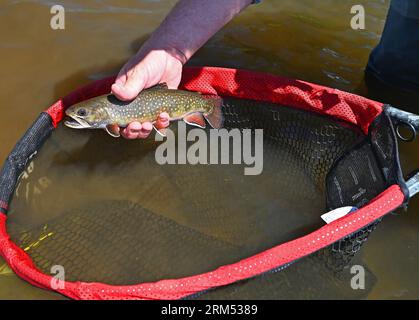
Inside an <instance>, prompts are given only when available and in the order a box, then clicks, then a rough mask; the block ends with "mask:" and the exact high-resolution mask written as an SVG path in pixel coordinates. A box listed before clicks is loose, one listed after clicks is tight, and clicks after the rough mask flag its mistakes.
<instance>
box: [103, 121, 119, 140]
mask: <svg viewBox="0 0 419 320" xmlns="http://www.w3.org/2000/svg"><path fill="white" fill-rule="evenodd" d="M105 130H106V132H107V133H109V135H111V136H112V137H114V138H119V137H120V136H121V134H120V133H119V130H120V129H119V126H118V125H117V124H116V123H112V124H108V125H107V126H106V127H105Z"/></svg>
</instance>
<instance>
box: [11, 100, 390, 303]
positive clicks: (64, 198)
mask: <svg viewBox="0 0 419 320" xmlns="http://www.w3.org/2000/svg"><path fill="white" fill-rule="evenodd" d="M223 113H224V115H225V118H226V123H225V126H226V127H227V128H239V129H246V128H253V129H254V128H263V129H264V132H263V134H264V153H263V154H264V158H263V171H262V173H261V174H260V175H257V176H246V175H244V173H243V172H244V168H245V167H247V166H246V165H243V164H241V165H233V164H229V165H195V166H193V165H163V166H161V165H158V164H157V163H156V160H155V150H156V147H157V146H158V143H157V142H155V141H154V140H153V139H148V140H146V141H134V142H127V141H125V140H123V139H113V138H111V137H109V136H107V135H106V134H105V133H104V132H100V131H95V130H92V131H76V130H71V129H63V128H59V129H58V130H57V131H56V132H55V133H54V134H53V136H52V137H51V139H49V140H48V141H47V143H46V144H45V146H44V147H43V149H42V152H41V153H40V154H39V155H38V156H37V158H36V160H34V161H31V162H30V163H29V164H28V167H27V168H26V170H25V171H24V173H23V174H22V176H21V179H20V183H19V185H18V187H17V189H16V192H15V198H14V201H13V203H12V208H11V211H10V214H9V219H8V230H9V233H10V235H11V237H12V239H13V240H14V241H15V242H16V243H17V244H18V245H19V246H20V247H21V248H23V249H24V250H25V251H26V252H27V253H28V254H29V255H30V256H31V257H32V258H33V260H34V262H35V264H36V266H37V267H38V268H39V269H41V270H42V271H43V272H45V273H50V271H51V267H52V266H53V265H62V266H63V267H64V268H65V276H66V280H69V281H76V280H77V281H99V282H104V283H108V284H119V285H127V284H135V283H141V282H145V281H156V280H160V279H163V278H178V277H182V276H188V275H194V274H198V273H202V272H206V271H209V270H212V269H214V268H216V267H219V266H222V265H225V264H229V263H233V262H236V261H238V260H239V259H242V258H246V257H248V256H250V255H253V254H256V253H259V252H261V251H262V250H266V249H268V248H270V247H272V246H275V245H278V244H280V243H283V242H286V241H289V240H291V239H294V238H296V237H299V236H303V235H305V234H307V233H308V232H310V231H314V230H316V229H317V228H318V227H320V226H322V225H323V222H322V220H321V219H320V215H321V214H323V213H324V212H325V210H326V209H327V208H328V207H331V206H333V205H331V202H330V198H329V199H328V201H327V202H326V193H327V189H328V186H327V185H326V181H327V179H326V177H330V175H329V176H328V173H329V171H330V169H331V168H332V166H333V164H334V162H335V161H336V160H337V159H341V158H342V157H344V155H345V154H347V151H348V150H349V149H352V148H353V147H354V146H357V148H361V149H362V148H366V147H365V146H369V145H368V142H366V143H364V144H363V145H360V141H366V138H365V137H364V136H363V135H362V133H361V132H360V131H358V130H357V129H355V128H353V127H349V126H348V125H345V124H342V123H339V122H336V121H334V120H332V119H330V118H327V117H322V116H319V115H315V114H312V113H309V112H304V111H299V110H295V109H292V108H287V107H282V106H278V105H275V104H269V103H260V102H255V101H246V100H237V99H232V98H228V99H227V98H226V99H225V103H224V106H223ZM172 128H173V129H174V130H176V128H177V125H176V124H175V123H174V124H172ZM190 129H191V128H189V127H188V130H190ZM206 132H207V137H208V136H209V134H208V131H206ZM190 144H192V142H189V144H188V145H187V146H186V147H188V146H189V145H190ZM353 150H356V148H355V149H353ZM369 151H370V150H367V152H369ZM352 156H354V155H351V157H352ZM354 157H356V155H355V156H354ZM371 166H372V167H373V170H374V172H375V170H377V172H378V173H377V177H380V175H379V170H378V169H377V167H376V166H377V163H376V161H375V159H374V158H373V157H372V158H371ZM335 167H336V166H335ZM357 169H358V168H357ZM380 181H382V182H383V180H380ZM378 189H379V187H377V189H376V190H375V189H374V190H375V191H378ZM383 189H384V183H383V185H382V186H381V190H380V191H382V190H383ZM375 191H374V192H375ZM374 192H371V196H372V194H373V193H374ZM345 196H346V194H345ZM368 197H370V194H368ZM349 204H350V203H349ZM346 205H348V204H346ZM369 231H370V229H369V230H366V232H367V233H368V232H369ZM362 232H363V231H362ZM364 236H365V234H364V233H363V234H356V235H353V241H352V242H353V243H355V242H359V241H362V240H360V239H362V238H363V237H364ZM348 248H349V247H348ZM348 248H346V247H345V249H343V247H338V248H336V247H334V248H326V249H325V250H322V251H321V252H318V253H316V254H314V255H311V256H310V257H306V258H304V259H302V260H301V261H298V262H296V263H295V264H293V265H292V266H291V267H289V268H285V270H282V269H283V268H281V269H280V270H276V272H274V271H273V272H270V273H267V274H265V275H263V276H260V277H256V278H253V279H249V280H246V281H243V282H240V283H238V284H235V285H231V286H228V287H226V288H220V289H216V290H211V291H209V292H205V293H202V294H201V295H199V297H200V298H271V299H276V298H316V297H317V298H328V297H330V298H336V297H351V298H354V297H358V296H362V295H365V294H366V292H365V291H363V292H359V291H354V290H351V288H350V285H349V282H348V281H349V280H348V279H347V277H346V276H349V273H345V274H346V276H345V275H343V274H342V272H341V273H340V275H338V273H337V271H339V270H340V271H341V270H342V268H343V263H342V261H344V262H345V263H344V264H345V265H347V262H348V261H349V258H351V257H352V256H353V254H352V253H353V251H356V250H349V249H348ZM331 249H333V250H331ZM337 252H338V253H339V254H338V255H337V254H336V253H337ZM342 259H343V260H342ZM345 259H346V260H345ZM279 271H281V272H279ZM367 280H369V281H374V277H373V276H370V277H368V278H367ZM196 297H197V296H196Z"/></svg>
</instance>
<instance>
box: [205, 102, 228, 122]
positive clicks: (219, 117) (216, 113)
mask: <svg viewBox="0 0 419 320" xmlns="http://www.w3.org/2000/svg"><path fill="white" fill-rule="evenodd" d="M220 99H221V98H220ZM214 103H215V105H214V108H213V109H212V111H211V112H210V113H208V114H204V117H205V119H206V120H207V121H208V123H209V124H210V125H211V127H213V128H214V129H220V128H222V127H223V125H224V115H223V111H222V109H221V104H222V99H221V100H216V101H214Z"/></svg>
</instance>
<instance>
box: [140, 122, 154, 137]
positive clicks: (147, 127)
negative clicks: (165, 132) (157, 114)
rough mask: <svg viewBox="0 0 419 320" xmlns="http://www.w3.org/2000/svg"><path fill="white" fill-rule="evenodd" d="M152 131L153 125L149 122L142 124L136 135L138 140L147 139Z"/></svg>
mask: <svg viewBox="0 0 419 320" xmlns="http://www.w3.org/2000/svg"><path fill="white" fill-rule="evenodd" d="M152 130H153V124H152V123H151V122H144V123H143V124H142V128H141V130H140V132H139V133H138V138H139V139H145V138H147V137H148V136H149V135H150V133H151V131H152Z"/></svg>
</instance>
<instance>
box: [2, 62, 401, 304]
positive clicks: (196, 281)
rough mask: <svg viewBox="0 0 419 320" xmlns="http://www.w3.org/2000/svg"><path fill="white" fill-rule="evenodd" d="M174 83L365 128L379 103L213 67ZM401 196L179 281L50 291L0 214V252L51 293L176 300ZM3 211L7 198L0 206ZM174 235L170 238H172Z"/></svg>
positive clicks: (348, 230)
mask: <svg viewBox="0 0 419 320" xmlns="http://www.w3.org/2000/svg"><path fill="white" fill-rule="evenodd" d="M113 81H114V78H113V77H112V78H107V79H103V80H99V81H96V82H94V83H91V84H89V85H87V86H85V87H83V88H80V89H78V90H76V91H74V92H73V93H71V94H69V95H68V96H66V97H64V98H63V99H61V100H59V101H58V102H56V103H55V104H54V105H52V106H51V107H50V108H48V110H47V111H46V113H48V115H49V116H50V121H51V123H52V124H53V125H54V127H56V126H57V124H58V123H59V122H60V121H61V120H62V118H63V116H64V111H65V108H67V107H68V106H70V105H72V104H74V103H77V102H79V101H82V100H85V99H88V98H91V97H94V96H97V95H101V94H105V93H108V92H109V91H110V86H111V84H112V83H113ZM180 87H181V88H183V89H187V90H191V91H199V92H202V93H205V94H218V95H221V96H230V97H236V98H243V99H253V100H259V101H265V102H273V103H278V104H281V105H286V106H290V107H295V108H298V109H303V110H307V111H311V112H316V113H320V114H324V115H328V116H331V117H333V118H336V119H340V120H343V121H346V122H348V123H352V124H354V125H356V126H358V127H359V128H361V129H362V130H363V132H364V133H368V128H369V126H370V124H371V123H372V121H374V119H375V118H376V117H377V116H378V115H379V114H380V113H381V112H382V104H381V103H379V102H375V101H372V100H369V99H366V98H363V97H360V96H357V95H354V94H350V93H346V92H342V91H340V90H337V89H330V88H327V87H323V86H319V85H315V84H311V83H308V82H304V81H299V80H292V79H287V78H283V77H278V76H274V75H269V74H263V73H258V72H252V71H244V70H235V69H224V68H214V67H202V68H201V67H193V68H185V69H184V74H183V80H182V83H181V85H180ZM404 200H405V196H404V194H403V192H402V190H401V189H400V187H399V186H398V185H393V186H391V187H389V188H388V189H387V190H385V191H384V192H383V193H381V194H380V195H379V196H377V197H376V198H375V199H373V200H372V201H371V202H370V203H369V204H368V205H366V206H364V207H363V208H361V209H359V210H358V211H355V212H353V213H351V214H349V215H347V216H345V217H343V218H341V219H338V220H336V221H334V222H332V223H330V224H328V225H325V226H323V227H322V228H320V229H318V230H316V231H314V232H312V233H310V234H308V235H306V236H304V237H301V238H298V239H295V240H292V241H289V242H287V243H284V244H281V245H278V246H276V247H273V248H271V249H268V250H266V251H264V252H261V253H259V254H257V255H254V256H252V257H249V258H247V259H244V260H241V261H238V262H236V263H234V264H230V265H225V266H222V267H219V268H218V269H216V270H213V271H211V272H207V273H203V274H199V275H194V276H190V277H185V278H180V279H170V280H161V281H157V282H150V283H142V284H138V285H130V286H111V285H107V284H103V283H87V282H65V285H64V288H63V289H53V288H52V287H51V283H55V279H53V278H52V276H50V275H47V274H43V273H41V272H40V271H39V270H38V269H37V268H36V266H35V265H34V264H33V262H32V260H31V258H30V257H29V256H28V255H27V254H26V253H25V252H24V251H23V250H22V249H21V248H19V247H18V246H17V245H16V244H15V243H13V242H12V241H11V240H10V238H9V236H8V234H7V230H6V220H7V216H6V214H5V213H0V254H1V256H2V257H3V258H4V259H5V260H6V261H7V263H8V264H9V266H10V267H11V268H12V269H13V271H14V272H15V273H16V274H17V275H18V276H20V277H21V278H23V279H24V280H26V281H28V282H29V283H31V284H33V285H35V286H38V287H40V288H44V289H48V290H54V291H57V292H59V293H61V294H63V295H65V296H67V297H70V298H73V299H179V298H183V297H187V296H190V295H192V294H196V293H199V292H202V291H205V290H208V289H212V288H216V287H220V286H225V285H228V284H232V283H234V282H237V281H240V280H244V279H248V278H251V277H254V276H257V275H260V274H262V273H265V272H268V271H271V270H273V269H277V268H279V267H281V266H284V265H287V264H289V263H291V262H293V261H295V260H298V259H300V258H302V257H304V256H307V255H309V254H312V253H314V252H316V251H318V250H320V249H322V248H324V247H327V246H329V245H331V244H333V243H334V242H336V241H338V240H340V239H343V238H345V237H347V236H349V235H351V234H352V233H354V232H356V231H358V230H359V229H362V228H363V227H365V226H367V225H369V224H371V223H372V222H374V221H376V220H377V219H380V218H381V217H383V216H384V215H386V214H387V213H389V212H391V211H393V210H395V209H397V208H398V207H400V206H401V205H402V204H403V202H404ZM1 207H2V208H3V209H4V210H3V211H7V203H4V204H1ZM174 241H176V239H174Z"/></svg>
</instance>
